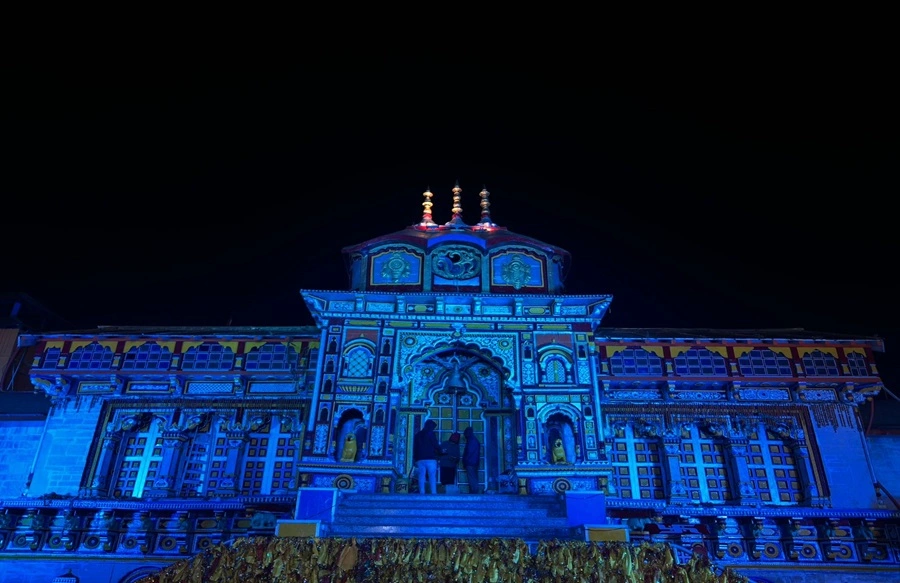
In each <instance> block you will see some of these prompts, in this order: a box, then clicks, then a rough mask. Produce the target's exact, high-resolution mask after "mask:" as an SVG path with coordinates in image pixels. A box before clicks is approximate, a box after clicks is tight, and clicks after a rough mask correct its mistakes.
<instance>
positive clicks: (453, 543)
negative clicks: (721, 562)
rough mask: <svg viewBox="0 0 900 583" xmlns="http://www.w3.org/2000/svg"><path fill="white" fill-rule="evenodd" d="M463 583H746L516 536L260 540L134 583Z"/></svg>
mask: <svg viewBox="0 0 900 583" xmlns="http://www.w3.org/2000/svg"><path fill="white" fill-rule="evenodd" d="M355 581H366V582H395V581H396V582H401V581H402V582H404V583H405V582H414V581H466V582H472V583H482V582H490V583H519V582H535V583H543V582H548V583H549V582H584V583H593V582H597V583H599V582H621V583H643V582H645V581H646V582H653V583H657V582H659V583H670V582H671V583H749V579H747V578H746V577H744V576H742V575H739V574H737V573H734V572H733V571H730V570H728V569H726V570H724V571H720V572H717V571H716V570H715V569H714V568H713V566H712V565H711V564H710V563H709V561H708V560H707V559H706V558H704V557H700V556H694V557H693V558H692V559H691V560H690V561H689V562H688V563H686V564H676V563H675V559H674V555H673V553H672V550H671V549H670V548H669V547H668V546H667V545H664V544H648V543H645V544H641V545H638V546H632V545H630V544H628V543H618V542H613V543H610V542H604V543H599V542H581V541H558V540H554V541H543V542H540V543H538V545H537V547H536V548H535V550H534V552H533V553H532V552H531V551H530V549H529V547H528V544H527V543H526V542H525V541H523V540H520V539H498V538H494V539H396V538H395V539H391V538H372V539H342V538H280V537H257V538H244V539H239V540H236V541H234V543H233V544H231V545H218V546H215V547H212V548H210V549H207V550H206V551H204V552H203V553H201V554H199V555H197V556H195V557H193V558H192V559H188V560H184V561H180V562H178V563H175V564H172V565H169V566H168V567H166V568H165V569H163V570H161V571H160V572H158V573H156V574H154V575H151V576H149V577H145V578H144V579H142V580H141V581H140V582H139V583H207V582H209V583H232V582H235V583H237V582H240V583H256V582H260V583H261V582H271V583H275V582H278V583H301V582H304V583H306V582H310V583H312V582H316V583H324V582H340V583H344V582H347V583H349V582H355Z"/></svg>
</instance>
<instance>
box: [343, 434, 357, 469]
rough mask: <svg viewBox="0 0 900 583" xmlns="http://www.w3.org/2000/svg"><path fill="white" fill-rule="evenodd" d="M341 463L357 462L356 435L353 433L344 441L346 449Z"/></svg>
mask: <svg viewBox="0 0 900 583" xmlns="http://www.w3.org/2000/svg"><path fill="white" fill-rule="evenodd" d="M341 461H342V462H355V461H356V435H355V434H353V433H348V434H347V438H346V439H345V440H344V449H343V450H342V451H341Z"/></svg>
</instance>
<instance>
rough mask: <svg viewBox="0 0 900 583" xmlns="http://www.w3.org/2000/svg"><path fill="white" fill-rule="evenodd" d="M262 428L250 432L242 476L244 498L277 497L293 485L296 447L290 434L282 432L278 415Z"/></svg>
mask: <svg viewBox="0 0 900 583" xmlns="http://www.w3.org/2000/svg"><path fill="white" fill-rule="evenodd" d="M261 429H262V431H259V432H253V433H250V435H249V441H248V442H247V445H246V449H245V454H244V470H243V472H242V474H241V493H242V494H243V495H244V496H253V495H258V494H274V493H276V492H279V491H287V490H288V489H289V488H290V487H291V485H292V484H291V481H292V479H293V474H294V459H295V453H296V445H295V444H294V442H293V441H292V440H291V435H290V434H289V433H282V432H281V423H280V422H279V419H278V417H277V416H274V417H273V419H272V421H271V423H269V424H268V426H266V427H264V428H261Z"/></svg>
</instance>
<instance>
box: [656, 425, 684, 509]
mask: <svg viewBox="0 0 900 583" xmlns="http://www.w3.org/2000/svg"><path fill="white" fill-rule="evenodd" d="M662 445H663V451H665V453H666V463H665V466H663V467H664V469H665V471H666V473H667V476H666V478H667V480H666V482H667V486H668V494H669V503H670V504H687V503H688V502H689V500H688V493H687V488H685V486H684V478H683V477H682V476H681V436H680V435H679V434H678V433H676V432H675V431H672V430H668V431H666V433H665V435H664V436H663V438H662Z"/></svg>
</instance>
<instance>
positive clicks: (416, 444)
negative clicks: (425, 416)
mask: <svg viewBox="0 0 900 583" xmlns="http://www.w3.org/2000/svg"><path fill="white" fill-rule="evenodd" d="M435 427H437V423H435V422H434V421H432V420H431V419H429V420H428V421H426V422H425V425H423V426H422V429H420V430H419V431H417V432H416V434H415V435H414V436H413V463H414V464H415V466H416V470H417V471H418V475H419V494H424V493H425V478H426V476H427V478H428V486H429V489H430V491H431V493H432V494H437V474H438V461H437V460H438V456H440V455H441V444H440V443H438V438H437V435H435V434H434V428H435Z"/></svg>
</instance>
